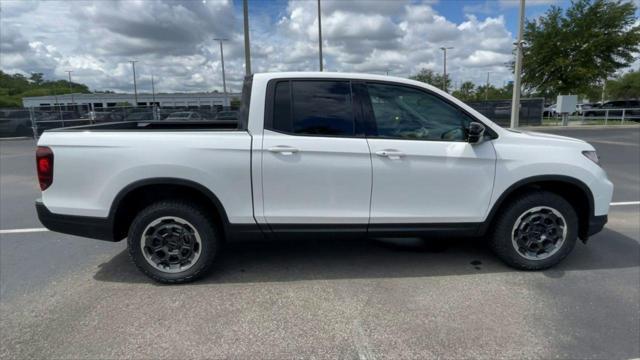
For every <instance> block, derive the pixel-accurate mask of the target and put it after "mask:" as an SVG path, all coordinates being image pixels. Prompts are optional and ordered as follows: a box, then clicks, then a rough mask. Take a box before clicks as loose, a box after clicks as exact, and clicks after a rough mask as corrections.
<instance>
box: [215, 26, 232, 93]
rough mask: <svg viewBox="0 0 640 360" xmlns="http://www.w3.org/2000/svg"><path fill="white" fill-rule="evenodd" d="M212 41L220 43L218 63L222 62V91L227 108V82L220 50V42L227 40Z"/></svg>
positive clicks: (222, 55)
mask: <svg viewBox="0 0 640 360" xmlns="http://www.w3.org/2000/svg"><path fill="white" fill-rule="evenodd" d="M213 40H216V41H218V42H219V43H220V61H221V62H222V91H223V92H224V100H225V102H226V103H227V104H226V106H229V98H228V96H227V80H226V78H225V74H224V50H223V49H222V42H223V41H227V40H229V39H224V38H214V39H213Z"/></svg>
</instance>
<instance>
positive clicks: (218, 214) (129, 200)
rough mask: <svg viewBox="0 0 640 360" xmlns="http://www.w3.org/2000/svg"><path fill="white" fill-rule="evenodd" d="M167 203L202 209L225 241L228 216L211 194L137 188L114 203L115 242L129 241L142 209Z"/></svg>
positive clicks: (192, 189) (166, 186)
mask: <svg viewBox="0 0 640 360" xmlns="http://www.w3.org/2000/svg"><path fill="white" fill-rule="evenodd" d="M168 199H180V200H185V201H188V202H190V203H193V204H195V205H197V206H199V207H200V208H202V209H203V210H204V211H205V212H206V213H207V214H209V215H210V216H211V219H212V220H213V222H214V224H215V226H216V229H218V230H219V231H221V232H222V234H221V235H222V238H223V239H224V238H225V226H226V215H225V213H224V209H222V205H220V204H219V201H218V200H217V199H215V197H214V196H213V195H212V194H207V193H205V192H204V191H202V190H200V189H197V188H195V187H192V186H189V185H184V184H148V185H142V186H139V187H136V188H135V189H133V190H131V191H128V192H127V193H126V194H125V195H124V196H123V197H122V198H121V199H120V200H116V201H114V209H113V210H112V212H113V217H112V218H113V235H114V239H115V240H116V241H118V240H122V239H124V238H125V237H127V233H128V232H129V227H130V226H131V223H132V222H133V219H134V218H135V217H136V215H137V214H138V213H139V212H140V211H141V210H142V209H144V208H145V207H147V206H149V205H151V204H152V203H155V202H158V201H162V200H168ZM216 202H217V203H216Z"/></svg>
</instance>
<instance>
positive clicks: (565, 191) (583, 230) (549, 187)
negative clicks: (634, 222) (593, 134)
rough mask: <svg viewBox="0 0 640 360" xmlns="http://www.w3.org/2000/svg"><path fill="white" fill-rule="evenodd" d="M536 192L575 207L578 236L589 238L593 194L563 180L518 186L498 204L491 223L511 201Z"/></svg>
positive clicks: (535, 182) (584, 188)
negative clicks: (565, 201)
mask: <svg viewBox="0 0 640 360" xmlns="http://www.w3.org/2000/svg"><path fill="white" fill-rule="evenodd" d="M536 190H544V191H549V192H552V193H554V194H556V195H559V196H561V197H563V198H564V199H565V200H567V201H568V202H569V204H571V206H573V209H574V210H575V211H576V215H578V236H579V237H580V238H581V239H586V238H587V237H588V234H587V232H588V229H589V219H590V216H591V214H592V213H593V210H592V206H593V198H592V197H591V193H590V192H589V190H588V188H586V186H584V187H583V186H580V185H577V184H576V183H573V182H569V181H563V180H544V181H534V182H529V183H526V184H522V185H520V186H517V187H516V188H515V189H513V190H511V191H510V192H509V193H508V195H506V196H505V197H504V199H501V200H499V203H497V204H496V206H495V208H494V210H493V211H492V213H491V218H490V219H491V223H493V221H495V218H496V217H495V216H494V215H495V214H496V213H497V212H498V211H499V210H500V209H501V208H503V207H504V206H505V205H507V204H509V203H510V202H511V200H513V199H515V198H516V197H518V196H520V195H522V194H524V193H527V192H530V191H536Z"/></svg>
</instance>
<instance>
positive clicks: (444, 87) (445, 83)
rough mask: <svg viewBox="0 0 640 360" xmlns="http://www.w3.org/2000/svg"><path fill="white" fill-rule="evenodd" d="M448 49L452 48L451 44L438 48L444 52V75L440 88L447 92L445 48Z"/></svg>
mask: <svg viewBox="0 0 640 360" xmlns="http://www.w3.org/2000/svg"><path fill="white" fill-rule="evenodd" d="M449 49H453V46H449V47H441V48H440V50H442V51H443V52H444V55H443V56H444V61H443V63H444V76H443V78H442V90H444V92H449V91H448V89H447V50H449Z"/></svg>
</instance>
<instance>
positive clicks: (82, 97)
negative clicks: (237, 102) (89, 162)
mask: <svg viewBox="0 0 640 360" xmlns="http://www.w3.org/2000/svg"><path fill="white" fill-rule="evenodd" d="M233 99H240V94H239V93H229V94H228V95H227V96H225V95H224V94H222V93H183V94H155V96H154V95H152V94H146V93H144V94H138V101H137V104H136V101H135V96H134V94H108V93H107V94H105V93H94V94H65V95H57V96H33V97H24V98H22V105H23V106H24V107H41V108H46V107H55V106H64V107H68V106H73V105H84V106H87V107H89V108H92V109H94V110H95V109H98V108H109V107H117V106H123V105H129V106H133V105H137V106H151V105H154V104H155V105H158V106H160V107H184V108H219V107H223V106H224V107H229V106H230V105H231V101H232V100H233Z"/></svg>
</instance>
